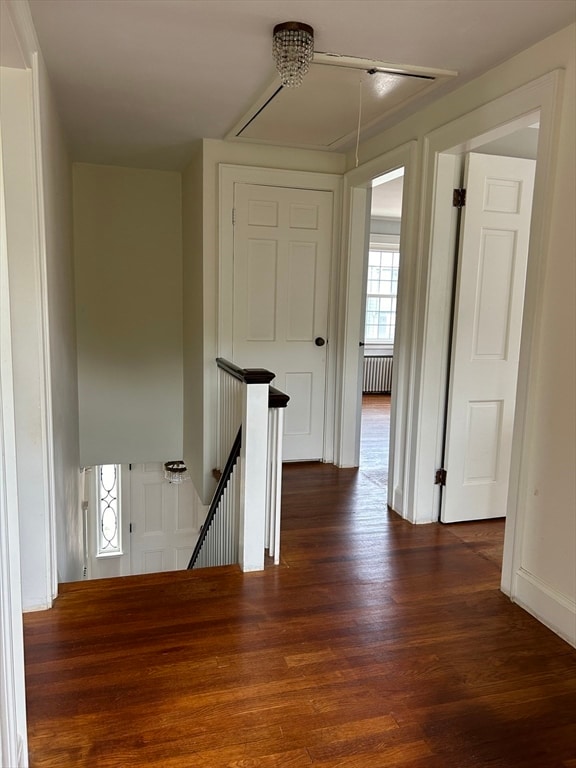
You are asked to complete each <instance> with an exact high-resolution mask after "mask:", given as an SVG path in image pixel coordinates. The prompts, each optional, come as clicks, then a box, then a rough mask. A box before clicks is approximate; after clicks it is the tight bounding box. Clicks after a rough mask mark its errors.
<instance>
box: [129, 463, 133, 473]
mask: <svg viewBox="0 0 576 768" xmlns="http://www.w3.org/2000/svg"><path fill="white" fill-rule="evenodd" d="M128 469H129V470H130V472H132V464H128Z"/></svg>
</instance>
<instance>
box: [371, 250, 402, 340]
mask: <svg viewBox="0 0 576 768" xmlns="http://www.w3.org/2000/svg"><path fill="white" fill-rule="evenodd" d="M399 266H400V252H399V250H398V246H397V245H390V246H388V247H387V246H384V245H378V246H371V247H370V252H369V254H368V283H367V289H366V325H365V329H364V341H365V343H366V344H393V343H394V331H395V329H396V294H397V293H398V268H399Z"/></svg>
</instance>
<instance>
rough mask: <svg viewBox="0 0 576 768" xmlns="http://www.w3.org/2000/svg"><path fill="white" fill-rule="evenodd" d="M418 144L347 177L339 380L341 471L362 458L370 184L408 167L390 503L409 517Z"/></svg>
mask: <svg viewBox="0 0 576 768" xmlns="http://www.w3.org/2000/svg"><path fill="white" fill-rule="evenodd" d="M416 156H417V142H416V141H410V142H408V143H407V144H404V145H402V146H400V147H398V148H397V149H395V150H393V151H392V152H388V153H386V154H385V155H382V156H381V157H378V158H376V159H375V160H372V161H371V162H369V163H365V164H364V165H362V166H360V167H359V168H356V169H354V170H353V171H349V172H348V173H347V174H346V175H345V177H344V185H345V186H344V189H345V199H348V198H349V200H350V204H349V214H348V217H346V215H345V217H344V233H343V238H342V239H343V243H344V244H345V247H344V248H343V255H342V264H341V268H340V270H341V275H342V280H341V285H342V291H341V296H340V302H341V306H342V307H343V308H344V311H343V312H342V315H341V319H340V326H341V331H340V333H341V339H342V358H341V359H342V364H341V368H340V369H339V376H338V381H339V383H340V391H339V393H338V402H339V429H338V430H337V433H338V434H339V441H338V451H337V463H338V465H339V466H341V467H357V466H358V462H359V455H360V427H361V417H362V413H361V410H362V366H361V358H362V356H363V352H362V348H361V347H360V346H359V343H360V341H362V340H363V334H362V328H363V318H362V317H361V309H360V308H361V306H362V295H363V292H364V291H365V286H366V263H367V262H366V259H367V253H368V244H369V231H368V229H369V228H368V224H369V219H370V197H371V195H370V194H369V191H370V184H371V182H372V180H373V179H375V178H377V177H378V176H382V175H383V174H385V173H388V172H389V171H393V170H395V169H396V168H400V167H404V188H403V195H402V226H401V229H400V253H401V257H400V274H399V281H398V299H397V306H398V313H397V317H396V334H395V339H394V367H393V384H392V389H393V392H394V397H393V402H392V412H391V419H390V454H389V464H388V504H389V505H390V506H391V507H392V508H393V509H395V510H396V511H397V512H399V513H400V514H404V506H403V498H404V496H405V493H406V488H405V483H406V478H407V461H408V459H409V457H408V454H407V450H406V440H407V435H408V434H409V431H410V422H409V420H410V407H409V404H410V402H411V399H412V391H413V386H414V384H413V367H414V362H413V352H412V350H413V349H414V341H413V340H414V333H415V328H414V323H413V313H412V310H411V305H410V302H409V297H410V295H411V285H412V284H413V283H414V280H415V271H416V270H417V269H418V263H417V261H416V258H415V256H416V237H415V234H414V233H415V230H416V226H415V222H416V221H417V213H418V210H417V192H418V186H417V176H416V174H417V165H416Z"/></svg>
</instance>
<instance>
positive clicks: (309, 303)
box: [233, 184, 333, 461]
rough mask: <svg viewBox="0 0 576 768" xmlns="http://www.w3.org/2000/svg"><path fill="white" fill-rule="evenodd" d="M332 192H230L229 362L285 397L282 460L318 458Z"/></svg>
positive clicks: (251, 187)
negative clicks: (269, 378)
mask: <svg viewBox="0 0 576 768" xmlns="http://www.w3.org/2000/svg"><path fill="white" fill-rule="evenodd" d="M332 208H333V195H332V192H327V191H319V190H310V189H290V188H285V187H272V186H263V185H256V184H236V185H235V191H234V211H235V224H234V309H233V358H234V362H235V363H236V364H237V365H240V366H242V367H243V368H251V367H258V368H268V369H269V370H271V371H273V372H274V373H275V374H276V379H275V380H274V385H275V386H276V387H278V388H279V389H281V390H283V391H285V392H286V393H287V394H288V395H290V404H289V407H288V408H287V409H286V415H285V421H284V448H283V454H284V459H285V460H287V461H290V460H292V461H294V460H314V459H322V458H323V457H324V422H325V398H326V358H327V346H326V345H327V341H328V340H327V332H328V297H329V286H330V264H331V252H332Z"/></svg>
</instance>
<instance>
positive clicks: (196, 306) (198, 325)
mask: <svg viewBox="0 0 576 768" xmlns="http://www.w3.org/2000/svg"><path fill="white" fill-rule="evenodd" d="M202 190H203V157H202V144H201V143H199V144H198V146H197V147H196V152H195V153H194V156H193V157H192V159H191V161H190V163H189V165H188V167H187V168H186V170H185V171H184V173H183V174H182V259H183V271H182V285H183V289H184V296H185V300H184V404H183V411H184V435H183V441H184V461H185V462H186V466H187V467H188V470H189V472H190V476H191V478H192V481H193V483H194V487H195V488H196V491H197V493H198V495H199V496H200V497H201V498H202V499H203V500H204V503H208V501H209V499H208V495H209V492H210V488H208V487H205V484H206V482H209V480H208V479H207V478H206V477H205V474H204V434H205V430H206V429H208V421H207V420H205V418H204V399H205V396H206V395H205V392H204V386H203V384H204V366H205V362H204V344H205V342H204V335H203V332H202V331H203V328H204V326H205V325H209V324H210V321H209V320H206V321H205V320H204V255H203V249H204V246H203V235H204V228H203V227H204V224H203V214H204V200H203V197H202Z"/></svg>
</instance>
